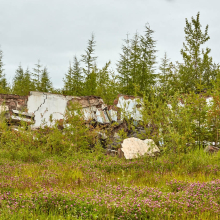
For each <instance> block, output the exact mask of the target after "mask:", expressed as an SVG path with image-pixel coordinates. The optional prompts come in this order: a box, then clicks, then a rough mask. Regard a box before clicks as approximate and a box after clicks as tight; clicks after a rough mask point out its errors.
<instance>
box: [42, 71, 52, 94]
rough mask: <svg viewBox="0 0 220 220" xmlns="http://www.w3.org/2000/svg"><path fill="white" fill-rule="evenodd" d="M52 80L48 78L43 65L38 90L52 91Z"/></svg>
mask: <svg viewBox="0 0 220 220" xmlns="http://www.w3.org/2000/svg"><path fill="white" fill-rule="evenodd" d="M52 87H53V86H52V82H51V81H50V78H49V73H48V70H47V67H44V69H43V71H42V74H41V76H40V86H39V91H40V92H51V91H52Z"/></svg>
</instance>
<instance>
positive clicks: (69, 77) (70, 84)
mask: <svg viewBox="0 0 220 220" xmlns="http://www.w3.org/2000/svg"><path fill="white" fill-rule="evenodd" d="M64 93H65V94H66V95H75V96H80V95H82V94H83V76H82V69H81V67H80V61H78V59H77V57H76V56H75V57H74V60H73V67H72V65H71V63H70V65H69V69H68V73H67V74H65V78H64Z"/></svg>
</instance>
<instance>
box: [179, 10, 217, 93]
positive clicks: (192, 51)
mask: <svg viewBox="0 0 220 220" xmlns="http://www.w3.org/2000/svg"><path fill="white" fill-rule="evenodd" d="M201 27H202V25H201V23H200V13H199V12H198V13H197V15H196V18H194V17H192V18H191V22H190V21H188V19H186V26H185V28H184V32H185V40H186V42H184V43H183V49H181V51H180V53H181V55H182V57H183V64H180V65H179V73H180V81H181V87H182V88H183V92H184V93H187V92H189V91H198V90H200V91H201V90H202V89H204V88H205V87H211V83H210V82H211V79H213V78H215V75H216V74H215V71H214V69H213V68H212V66H213V63H212V58H211V57H210V56H209V54H210V51H211V49H209V48H205V49H204V48H202V46H203V45H204V44H205V43H206V42H207V41H208V40H209V39H210V37H209V35H208V25H206V27H205V30H204V31H202V29H201Z"/></svg>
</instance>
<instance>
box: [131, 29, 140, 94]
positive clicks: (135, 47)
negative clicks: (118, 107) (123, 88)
mask: <svg viewBox="0 0 220 220" xmlns="http://www.w3.org/2000/svg"><path fill="white" fill-rule="evenodd" d="M129 63H130V77H131V85H130V90H131V91H130V94H132V95H134V94H135V86H137V85H138V84H139V76H140V74H141V47H140V37H139V35H138V33H136V34H135V35H134V37H133V39H132V40H131V47H130V61H129Z"/></svg>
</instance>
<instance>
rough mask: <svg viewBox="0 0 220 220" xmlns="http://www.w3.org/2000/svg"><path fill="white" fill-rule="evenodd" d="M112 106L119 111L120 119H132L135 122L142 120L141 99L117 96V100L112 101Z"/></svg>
mask: <svg viewBox="0 0 220 220" xmlns="http://www.w3.org/2000/svg"><path fill="white" fill-rule="evenodd" d="M114 105H115V106H117V107H118V108H120V109H121V117H120V119H123V118H125V117H126V118H128V119H130V118H133V120H135V121H140V120H142V113H141V111H142V105H143V99H142V98H141V97H135V96H131V95H118V98H117V99H116V100H115V101H114Z"/></svg>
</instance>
